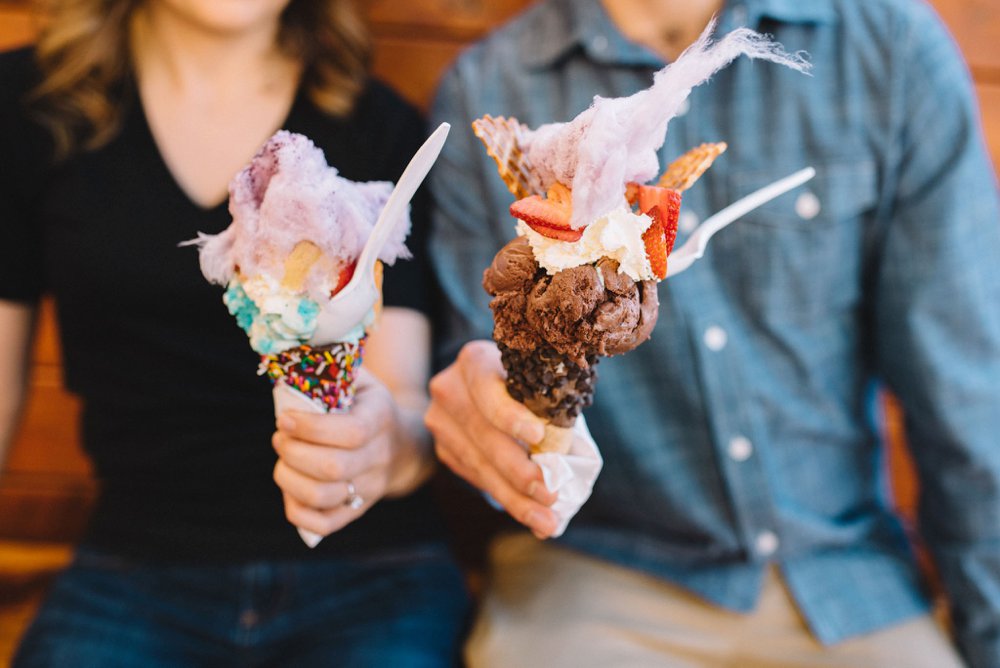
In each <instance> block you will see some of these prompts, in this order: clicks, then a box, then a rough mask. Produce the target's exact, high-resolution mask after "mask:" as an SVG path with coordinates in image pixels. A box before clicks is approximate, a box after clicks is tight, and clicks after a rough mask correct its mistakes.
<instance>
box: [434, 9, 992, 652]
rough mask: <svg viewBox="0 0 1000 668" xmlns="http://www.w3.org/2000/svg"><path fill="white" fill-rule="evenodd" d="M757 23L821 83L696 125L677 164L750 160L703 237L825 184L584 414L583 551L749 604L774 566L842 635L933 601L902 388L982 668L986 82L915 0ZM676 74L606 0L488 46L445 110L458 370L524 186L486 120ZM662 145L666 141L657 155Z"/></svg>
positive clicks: (671, 140)
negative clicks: (705, 152)
mask: <svg viewBox="0 0 1000 668" xmlns="http://www.w3.org/2000/svg"><path fill="white" fill-rule="evenodd" d="M739 25H747V26H750V27H752V28H755V29H757V30H760V31H762V32H766V33H770V34H772V35H773V36H774V38H775V39H776V40H777V41H779V42H781V43H782V44H783V45H784V47H785V48H786V50H789V51H799V50H803V51H806V52H808V54H809V56H810V60H811V61H812V63H813V65H814V67H813V70H812V74H811V76H804V75H802V74H800V73H797V72H795V71H792V70H790V69H787V68H784V67H780V66H778V65H774V64H771V63H767V62H754V61H750V60H748V59H746V58H741V59H739V60H737V61H736V62H734V63H733V64H732V65H731V66H729V67H728V68H726V69H724V70H722V71H721V72H719V73H718V74H717V75H715V76H714V77H713V79H712V80H710V81H709V82H707V83H705V84H703V85H701V86H699V87H697V88H695V89H694V90H693V92H692V93H691V96H690V98H689V101H690V105H689V107H688V109H687V111H686V113H685V114H684V115H682V116H680V117H678V118H675V119H674V120H672V121H671V123H670V125H669V128H668V132H667V137H666V142H665V144H664V146H663V149H662V152H661V163H662V164H663V165H666V164H668V163H669V162H670V161H671V160H672V159H673V158H675V157H677V156H678V155H680V154H681V153H683V152H684V151H685V150H686V149H687V148H689V147H692V146H694V145H697V144H699V143H701V142H706V141H726V142H728V144H729V149H728V151H727V152H726V153H724V154H723V155H722V157H721V158H719V160H718V161H717V162H716V164H715V165H714V166H713V167H712V168H711V169H710V170H709V171H708V173H707V174H706V175H705V176H704V177H702V179H701V180H700V181H699V182H698V183H697V184H696V185H695V186H694V187H693V188H691V189H690V190H689V191H687V192H686V193H685V194H684V202H683V210H684V214H683V215H682V218H681V232H680V236H679V238H678V242H677V243H678V244H680V243H683V241H684V238H685V236H686V234H687V233H689V232H690V230H691V229H692V228H693V227H694V225H696V224H697V221H698V220H702V219H704V218H705V217H707V216H708V215H710V214H711V213H713V212H715V211H718V210H719V209H721V208H722V207H723V206H725V205H726V204H729V203H731V202H732V201H734V200H736V199H737V198H739V197H741V196H743V195H746V194H747V193H749V192H751V191H753V190H754V189H756V188H758V187H760V186H763V185H765V184H767V183H769V182H771V181H773V180H775V179H777V178H779V177H782V176H785V175H787V174H789V173H791V172H794V171H796V170H798V169H801V168H803V167H805V166H810V165H811V166H812V167H814V168H815V169H816V177H815V179H813V180H812V181H811V182H809V183H807V184H805V185H804V186H801V187H799V188H797V189H796V190H794V191H792V192H790V193H788V194H786V195H784V196H782V197H780V198H778V199H776V200H774V201H772V202H770V203H769V204H767V205H765V206H764V207H762V208H760V209H758V210H756V211H754V212H753V213H751V214H749V215H747V216H746V217H745V218H743V219H742V220H740V221H739V222H737V223H735V224H733V225H732V226H730V227H728V228H726V229H725V230H723V231H722V232H720V233H719V234H718V235H716V236H715V237H714V238H713V240H712V241H711V243H710V244H709V248H708V252H707V253H706V255H705V257H704V258H703V259H702V260H700V261H698V262H697V263H695V264H694V265H693V266H692V267H691V268H690V269H688V270H687V271H686V272H684V273H682V274H679V275H677V276H676V277H673V278H670V279H668V280H666V281H664V282H662V283H661V284H660V288H659V296H660V301H661V305H660V316H659V322H658V324H657V326H656V330H655V333H654V335H653V337H652V339H651V340H649V341H648V342H646V343H644V344H643V345H641V346H640V347H639V348H637V349H636V350H634V351H632V352H630V353H627V354H625V355H622V356H620V357H614V358H610V359H605V360H602V361H601V362H600V365H599V366H598V372H599V377H600V380H599V383H598V385H597V393H596V403H595V404H594V405H593V406H592V407H591V408H590V409H588V410H587V411H586V417H587V421H588V424H589V425H590V428H591V431H592V433H593V435H594V438H595V439H596V441H597V443H598V444H599V446H600V447H601V449H602V452H603V454H604V460H605V464H604V470H603V472H602V474H601V476H600V477H599V478H598V481H597V484H596V487H595V489H594V493H593V496H592V498H591V499H590V501H589V502H588V503H587V504H586V505H585V506H584V507H583V508H582V510H581V512H580V513H579V515H578V516H577V517H576V518H575V519H574V520H573V521H572V522H571V523H570V526H569V529H568V530H567V532H566V534H565V535H564V536H563V537H562V538H561V539H560V540H561V542H562V543H564V544H565V545H567V546H571V547H573V548H576V549H579V550H582V551H585V552H587V553H589V554H592V555H596V556H599V557H602V558H605V559H608V560H612V561H614V562H617V563H621V564H624V565H626V566H629V567H633V568H637V569H641V570H643V571H646V572H649V573H652V574H654V575H657V576H660V577H662V578H666V579H668V580H670V581H673V582H675V583H678V584H680V585H682V586H684V587H686V588H688V589H690V590H692V591H694V592H696V593H697V594H699V595H701V596H702V597H704V598H706V599H708V600H709V601H712V602H715V603H717V604H720V605H722V606H725V607H727V608H730V609H734V610H741V611H746V610H751V609H752V608H753V607H754V604H755V601H756V600H757V596H758V593H759V591H760V587H761V582H762V576H763V573H764V570H765V569H766V568H767V565H768V564H769V563H776V564H778V566H779V567H780V570H781V572H782V574H783V576H784V579H785V581H786V583H787V585H788V587H789V588H790V591H791V593H792V595H793V596H794V599H795V601H796V602H797V604H798V606H799V607H800V609H801V611H802V613H803V615H804V617H805V619H806V620H807V622H808V624H809V626H810V628H811V629H812V631H813V632H814V634H815V635H816V637H818V638H819V639H820V640H821V641H823V642H834V641H837V640H840V639H843V638H845V637H848V636H852V635H856V634H861V633H866V632H869V631H872V630H874V629H877V628H881V627H884V626H886V625H889V624H891V623H894V622H897V621H899V620H902V619H905V618H908V617H912V616H914V615H917V614H920V613H921V612H923V611H925V610H926V609H927V605H928V603H927V600H926V597H925V594H924V593H923V591H922V586H921V583H920V578H919V575H918V571H917V569H916V568H915V566H914V562H913V558H912V555H911V553H910V550H909V548H908V544H907V541H906V539H905V537H904V534H903V531H902V530H901V528H900V523H899V522H898V521H897V519H896V518H895V517H894V515H893V512H892V510H891V504H890V503H889V502H888V501H887V495H886V493H885V490H884V485H883V477H882V473H881V472H880V464H881V462H882V461H883V453H882V445H881V443H880V440H879V437H878V429H877V426H876V424H875V422H876V421H875V420H874V418H873V414H872V405H873V402H872V396H873V388H875V387H877V386H878V385H879V384H884V385H886V386H888V387H889V388H891V389H892V390H893V391H894V392H895V393H896V394H897V395H898V396H899V397H900V399H901V400H902V402H903V405H904V407H905V410H906V416H907V429H908V437H909V441H910V444H911V446H912V449H913V451H914V454H915V459H916V462H917V465H918V467H919V470H920V473H921V477H922V485H923V494H922V501H921V504H920V529H921V532H922V536H923V537H924V538H925V539H926V541H927V543H928V545H929V546H930V547H931V549H932V551H933V554H934V556H935V557H936V560H937V564H938V566H939V568H940V570H941V573H942V575H943V579H944V582H945V584H946V587H947V589H948V593H949V594H950V598H951V601H952V603H953V604H954V606H955V622H956V627H957V632H958V639H959V644H960V646H961V647H962V649H963V651H964V653H965V656H966V657H967V659H968V660H970V662H972V663H973V664H974V665H978V666H998V665H1000V222H998V220H1000V214H998V201H997V200H998V197H997V184H996V177H995V176H994V172H993V170H992V168H991V165H990V162H989V159H988V157H987V155H986V151H985V148H984V145H983V141H982V137H981V134H980V131H979V128H978V124H977V123H978V122H977V115H976V103H975V98H974V95H973V93H972V87H971V84H970V80H969V76H968V73H967V71H966V69H965V67H964V65H963V63H962V61H961V59H960V57H959V56H958V54H957V53H956V50H955V47H954V45H953V43H952V42H951V40H950V38H949V37H948V36H947V34H946V33H945V31H944V30H943V28H942V26H941V25H940V22H939V21H938V19H937V17H935V16H934V15H933V13H932V12H931V11H930V10H929V9H928V8H927V7H925V6H924V5H922V4H921V3H917V2H914V1H913V0H865V1H864V2H859V1H858V0H809V1H808V2H801V1H799V2H793V1H791V0H756V1H755V0H741V1H739V2H731V3H730V4H729V5H728V6H727V7H726V9H725V11H724V13H723V14H722V16H721V17H720V26H719V32H720V33H721V32H725V31H728V30H730V29H732V28H735V27H737V26H739ZM663 65H664V63H663V62H661V60H660V59H659V58H658V57H657V56H656V55H654V54H652V53H651V52H649V51H648V50H646V49H644V48H643V47H641V46H639V45H636V44H633V43H630V42H629V41H627V40H626V39H625V38H624V37H623V36H622V35H621V34H620V33H619V32H618V31H617V30H616V28H615V27H614V25H613V24H612V23H611V21H610V20H609V19H608V17H607V15H606V14H605V13H604V11H603V9H602V8H601V6H600V4H599V2H597V1H596V0H555V1H551V2H548V3H543V4H542V5H540V6H537V7H535V8H533V9H531V10H530V11H529V12H528V13H526V14H524V15H522V16H521V17H519V18H518V19H516V20H515V21H513V22H512V23H511V24H509V25H507V26H506V27H504V28H503V29H502V30H501V31H500V32H499V33H496V34H494V35H492V36H490V37H488V38H487V39H486V40H484V41H483V42H481V43H480V44H478V45H476V46H474V47H473V48H471V49H470V50H468V51H466V52H465V53H464V54H462V56H461V57H460V58H459V59H458V61H457V62H456V64H455V65H454V67H453V68H452V69H451V70H450V71H449V73H448V74H447V75H446V76H445V78H444V79H443V81H442V84H441V88H440V91H439V94H438V96H437V99H436V101H435V105H434V110H433V114H432V120H433V122H434V123H435V124H436V123H437V122H440V121H448V122H450V123H451V124H452V126H453V130H452V136H451V138H450V139H449V141H448V144H447V145H446V146H445V149H444V152H443V155H442V157H441V159H440V160H439V162H438V165H437V166H436V168H435V171H434V172H433V174H432V177H431V180H432V189H433V192H434V195H435V197H436V199H437V204H436V214H435V222H434V230H433V233H432V241H431V247H432V254H433V259H434V263H435V265H436V267H437V269H438V271H439V273H440V278H441V281H442V283H443V285H444V287H445V290H446V292H447V296H448V302H449V305H448V310H449V313H448V318H447V322H446V323H445V324H446V332H447V335H446V337H445V339H444V341H443V342H442V348H441V350H442V355H443V361H444V362H447V361H449V360H450V359H451V358H452V357H453V356H454V354H455V353H456V352H457V349H458V347H459V346H460V345H461V344H462V343H464V342H465V341H468V340H470V339H474V338H489V337H490V332H491V327H492V321H491V317H490V311H489V308H488V300H489V298H488V296H487V294H486V293H485V292H484V291H483V290H482V288H481V284H480V281H481V276H482V271H483V269H484V268H485V267H486V266H488V264H489V262H490V260H491V258H492V256H493V254H494V253H495V252H496V251H497V250H498V249H499V248H500V247H501V245H502V244H503V243H505V242H506V241H507V240H508V239H510V238H511V237H512V236H513V234H514V224H513V221H512V219H511V218H510V217H509V215H508V214H507V209H508V207H509V205H510V203H511V201H512V196H511V195H510V193H509V192H508V191H507V189H506V188H505V186H504V184H503V183H502V181H501V179H500V178H499V176H498V175H497V173H496V169H495V167H494V164H493V162H492V160H491V159H490V158H489V157H488V156H487V155H486V152H485V150H483V147H482V146H481V145H480V144H479V142H478V140H477V139H476V138H475V137H474V136H473V135H472V133H471V131H470V130H469V123H470V122H471V121H472V120H473V119H475V118H477V117H478V116H481V115H483V114H486V113H489V114H493V115H507V116H511V115H512V116H516V117H517V118H518V119H520V120H521V121H522V122H524V123H525V124H527V125H529V126H530V127H537V126H538V125H540V124H542V123H546V122H552V121H567V120H569V119H571V118H573V117H574V116H575V115H576V114H577V113H579V112H580V111H582V110H583V109H585V108H586V107H587V106H588V105H589V104H590V102H591V99H592V97H593V96H594V95H602V96H623V95H629V94H631V93H634V92H636V91H639V90H641V89H643V88H646V87H648V86H649V85H650V84H651V82H652V75H653V73H654V72H655V71H656V70H657V69H659V68H660V67H662V66H663ZM651 141H652V140H651Z"/></svg>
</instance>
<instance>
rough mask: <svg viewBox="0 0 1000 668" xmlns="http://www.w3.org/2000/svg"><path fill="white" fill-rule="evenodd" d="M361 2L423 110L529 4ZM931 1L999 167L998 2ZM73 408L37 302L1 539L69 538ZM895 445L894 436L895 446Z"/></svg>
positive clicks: (385, 70) (391, 71) (0, 480)
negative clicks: (963, 67)
mask: <svg viewBox="0 0 1000 668" xmlns="http://www.w3.org/2000/svg"><path fill="white" fill-rule="evenodd" d="M914 1H918V0H914ZM362 4H363V6H364V7H365V10H366V12H367V15H368V17H369V19H370V21H371V24H372V27H373V30H374V33H375V36H376V43H377V55H376V60H375V69H376V71H377V73H378V74H380V75H381V76H382V77H383V78H385V79H386V80H388V81H389V82H390V83H392V84H393V85H395V86H396V87H397V88H398V89H399V90H400V91H401V92H402V93H403V94H404V95H405V96H406V97H408V98H409V99H411V100H412V101H414V102H415V103H416V104H418V105H420V106H421V107H426V105H427V103H428V102H429V99H430V96H431V92H432V90H433V88H434V86H435V83H436V81H437V79H438V77H439V75H440V73H441V71H442V70H443V68H444V67H445V66H446V65H447V64H448V63H449V62H450V61H451V60H452V59H453V58H454V57H455V55H456V54H457V53H458V52H459V50H460V49H461V48H462V47H463V46H464V45H466V44H467V43H468V42H470V41H472V40H474V39H476V38H477V37H479V36H481V35H482V34H484V33H485V32H486V31H487V30H488V29H490V28H491V27H493V26H495V25H497V24H498V23H500V22H502V21H504V20H506V19H507V18H509V17H511V16H512V15H514V14H515V13H516V12H517V11H519V10H520V9H522V8H523V7H526V6H527V5H529V4H530V1H529V0H407V1H406V2H402V1H399V0H365V1H363V2H362ZM933 4H934V5H935V6H936V7H937V9H938V11H939V12H940V13H941V15H942V16H943V18H944V20H945V21H946V22H947V23H948V25H949V26H950V28H951V30H952V32H953V33H954V35H955V37H956V39H957V41H958V43H959V45H960V46H961V48H962V50H963V52H964V54H965V56H966V58H967V60H968V61H969V64H970V67H971V70H972V73H973V76H974V78H975V81H976V87H977V91H978V93H979V98H980V101H981V109H982V114H983V122H984V126H985V128H986V134H987V139H988V143H989V147H990V150H991V153H992V155H993V159H994V164H995V165H1000V46H998V45H1000V2H998V1H997V0H934V2H933ZM37 28H38V18H37V17H36V15H35V13H34V12H33V9H32V2H31V1H30V0H0V49H2V48H7V47H13V46H17V45H21V44H27V43H29V42H30V41H31V40H32V38H33V36H34V35H35V33H36V31H37ZM0 158H2V156H0ZM8 168H9V165H8ZM887 410H888V414H889V416H890V418H891V417H892V416H895V415H896V411H895V408H894V407H893V406H892V404H891V403H890V404H889V405H888V409H887ZM77 415H78V404H77V401H76V400H75V399H74V398H73V397H71V396H70V395H68V394H67V393H66V392H64V391H63V389H62V386H61V374H60V361H59V349H58V343H57V333H56V331H55V328H54V327H53V323H52V317H51V309H50V308H49V306H48V305H46V307H45V308H44V309H43V311H42V315H41V319H40V327H39V331H38V337H37V341H36V345H35V348H34V353H33V375H32V381H31V392H30V396H29V399H28V403H27V406H26V412H25V419H24V421H23V426H22V428H21V430H20V432H19V434H18V436H17V438H16V441H15V443H14V446H13V450H12V451H11V453H10V456H9V458H8V462H7V467H6V471H5V472H4V473H3V475H2V476H0V541H3V540H6V541H11V540H13V541H27V542H31V541H56V542H71V541H72V540H73V539H74V538H75V537H76V536H77V535H78V533H79V531H80V528H81V526H82V523H83V522H84V520H85V518H86V515H87V511H88V509H89V506H90V501H91V500H92V498H93V494H94V482H93V480H92V478H91V472H90V468H89V465H88V463H87V461H86V459H85V458H84V457H83V456H82V454H81V452H80V449H79V444H78V439H77V433H76V422H77ZM896 426H897V427H898V423H897V424H896ZM900 442H901V441H899V440H898V439H897V446H898V444H899V443H900ZM898 454H899V453H897V454H896V455H894V460H895V461H897V462H899V463H897V465H895V466H894V467H893V468H892V471H893V476H894V479H895V483H896V486H897V489H898V490H899V495H900V499H901V503H902V506H903V507H904V510H909V509H910V508H912V505H913V500H914V497H915V494H916V486H915V483H914V480H913V477H912V474H911V473H910V472H909V469H908V468H907V462H906V460H905V457H904V458H900V457H898ZM0 559H2V555H0ZM0 572H2V563H0ZM0 602H2V601H0Z"/></svg>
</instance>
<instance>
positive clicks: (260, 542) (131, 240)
mask: <svg viewBox="0 0 1000 668" xmlns="http://www.w3.org/2000/svg"><path fill="white" fill-rule="evenodd" d="M37 80H38V72H37V68H36V66H35V64H34V60H33V52H32V51H31V50H30V49H22V50H18V51H13V52H8V53H5V54H0V165H3V167H2V168H0V230H2V232H3V243H2V245H0V299H7V300H14V301H20V302H28V303H34V302H36V301H37V300H38V299H39V298H40V297H41V296H42V295H43V294H50V295H52V296H53V297H54V299H55V303H56V307H57V314H58V322H59V328H60V333H61V339H62V346H63V366H64V372H65V380H66V385H67V387H68V388H69V389H70V390H71V391H73V392H74V393H76V394H78V395H79V396H80V397H81V398H82V400H83V406H84V409H83V417H82V434H83V443H84V447H85V449H86V451H87V453H88V454H89V455H90V457H91V458H92V460H93V463H94V467H95V470H96V472H97V475H98V478H99V483H100V487H101V494H100V498H99V500H98V503H97V507H96V509H95V512H94V515H93V518H92V521H91V525H90V528H89V530H88V532H87V535H86V537H85V540H84V542H85V543H87V544H91V545H94V546H97V547H99V548H102V549H106V550H112V551H115V552H119V553H123V554H126V555H132V556H138V557H143V558H152V559H162V560H168V561H189V560H197V561H206V560H230V561H231V560H253V559H259V558H281V557H304V556H308V557H322V556H324V555H332V554H352V555H360V554H364V553H367V552H370V551H374V550H378V549H380V548H381V547H384V546H393V545H407V544H412V543H415V542H420V541H425V540H428V539H431V538H432V537H437V536H438V535H439V533H440V531H439V530H440V523H439V520H438V519H437V517H436V516H435V515H434V514H433V511H432V508H431V507H430V504H429V501H428V498H427V496H428V495H427V493H426V491H421V492H418V493H417V494H415V495H413V496H411V497H408V498H405V499H400V500H392V501H388V500H384V501H382V502H380V503H378V504H376V506H374V507H373V508H372V509H371V510H369V511H368V513H366V514H365V515H364V516H363V517H362V518H361V519H360V520H358V521H356V522H354V523H352V524H351V525H349V526H348V527H347V528H345V529H343V530H342V531H340V532H338V533H336V534H334V535H332V536H330V537H328V538H327V539H325V540H324V541H323V542H322V543H320V545H319V547H318V548H316V549H315V550H309V549H308V548H306V547H305V546H304V545H303V543H302V540H301V539H300V538H299V537H298V535H297V533H296V531H295V529H294V528H293V527H292V526H291V525H290V524H289V523H288V522H287V520H286V519H285V517H284V506H283V503H282V499H281V494H280V491H279V489H278V488H277V487H276V485H275V484H274V482H273V480H272V469H273V467H274V464H275V458H276V456H275V453H274V451H273V450H272V448H271V443H270V439H271V434H272V433H273V431H274V410H273V404H272V399H271V389H270V385H269V383H268V381H267V380H266V379H264V378H262V377H260V376H258V375H257V373H256V370H257V365H258V361H259V360H258V357H257V355H256V354H255V353H254V352H253V351H252V350H251V349H250V346H249V344H248V342H247V338H246V335H245V334H244V333H243V332H242V330H240V328H239V327H238V326H237V325H236V322H235V320H234V319H233V318H232V317H231V316H230V315H229V314H228V312H227V311H226V308H225V306H224V305H223V304H222V291H223V289H222V288H221V287H219V286H215V285H210V284H208V283H207V282H206V281H205V279H204V277H203V276H202V275H201V272H200V270H199V267H198V252H197V250H196V249H195V248H193V247H179V246H178V244H179V243H180V242H182V241H185V240H188V239H192V238H194V237H195V236H197V234H198V233H199V232H205V233H209V234H215V233H218V232H221V231H222V230H223V229H225V228H226V227H227V226H228V225H229V223H230V221H231V218H230V216H229V212H228V209H227V204H226V203H221V204H219V205H218V206H215V207H212V208H208V209H206V208H203V207H200V206H198V205H197V204H195V203H194V202H192V201H191V199H190V198H189V197H188V196H187V195H186V194H185V192H184V191H183V190H182V189H181V188H180V186H179V185H178V184H177V182H176V180H175V179H174V178H173V176H172V174H171V173H170V171H169V170H168V168H167V166H166V164H165V162H164V161H163V158H162V156H161V155H160V153H159V151H158V149H157V146H156V143H155V141H154V139H153V136H152V133H151V132H150V129H149V127H148V125H147V122H146V119H145V117H144V115H143V113H142V109H141V105H140V104H139V100H138V96H137V95H136V94H135V93H134V91H129V90H126V91H125V92H124V93H123V96H124V97H123V99H124V100H125V103H124V104H125V118H124V122H123V124H122V127H121V130H120V132H119V133H118V135H117V136H116V137H115V138H114V139H113V140H112V141H111V142H110V143H108V144H107V145H105V146H104V147H102V148H100V149H98V150H95V151H90V152H86V153H81V154H79V155H77V156H76V157H74V158H72V159H71V160H69V161H67V162H65V163H63V164H60V165H58V166H56V165H54V164H53V162H52V161H51V159H50V156H51V141H50V140H49V138H48V136H47V135H46V133H45V132H44V131H43V130H42V129H41V128H39V127H38V126H37V125H35V124H34V123H32V122H31V121H30V120H29V119H28V117H27V115H26V113H25V111H24V106H23V103H22V101H23V98H24V95H25V93H26V92H27V91H28V90H30V88H31V87H32V86H33V85H34V84H35V83H36V82H37ZM284 128H285V129H288V130H291V131H293V132H299V133H302V134H304V135H306V136H307V137H309V138H310V139H312V140H313V141H314V142H315V143H316V144H317V146H319V147H320V148H322V149H323V151H324V152H325V154H326V158H327V161H328V162H329V163H330V164H331V165H333V166H335V167H336V168H337V169H338V170H340V173H341V174H342V175H343V176H344V177H346V178H349V179H352V180H356V181H370V180H390V181H395V180H396V179H397V178H398V177H399V175H400V174H401V173H402V171H403V168H404V167H405V165H406V163H407V162H408V161H409V159H410V157H411V156H412V155H413V153H414V152H415V151H416V149H417V148H418V147H419V146H420V144H421V143H422V141H423V138H424V136H425V128H424V125H423V122H422V120H421V119H420V116H419V114H417V113H416V111H415V110H414V109H413V108H412V107H410V106H409V105H408V104H406V103H405V102H403V101H402V100H401V99H400V98H399V97H398V96H396V95H395V94H394V93H393V92H391V91H390V90H389V89H388V88H387V87H385V86H383V85H381V84H379V83H378V82H374V81H373V82H371V83H370V84H369V85H368V87H367V88H366V90H365V92H364V93H363V94H362V95H361V97H360V98H359V100H358V102H357V105H356V108H355V110H354V112H353V113H352V114H351V115H350V116H349V117H348V118H345V119H335V118H332V117H330V116H328V115H326V114H324V113H323V112H321V111H320V110H319V109H317V108H316V107H315V106H314V105H313V104H312V103H311V102H310V101H309V99H308V98H307V97H306V96H305V95H303V94H300V95H299V96H298V97H297V99H296V100H295V102H294V104H293V106H292V108H291V110H290V112H289V114H288V118H287V121H286V122H285V124H284ZM421 198H422V195H421V196H420V197H418V199H417V200H416V201H415V202H414V207H413V232H412V233H411V236H410V237H409V239H408V242H407V245H408V246H409V248H410V249H411V251H412V252H413V255H414V258H413V259H412V260H408V261H399V262H397V263H396V265H395V266H393V267H391V268H389V269H388V270H387V272H386V276H385V303H386V304H387V305H393V306H404V307H410V308H414V309H418V310H421V311H424V312H426V311H427V310H428V308H429V305H430V303H431V302H432V300H431V298H430V296H429V290H430V287H429V284H430V280H431V279H430V278H429V277H428V275H427V267H426V265H425V264H424V258H425V252H424V244H425V236H426V206H424V204H423V199H421Z"/></svg>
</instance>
